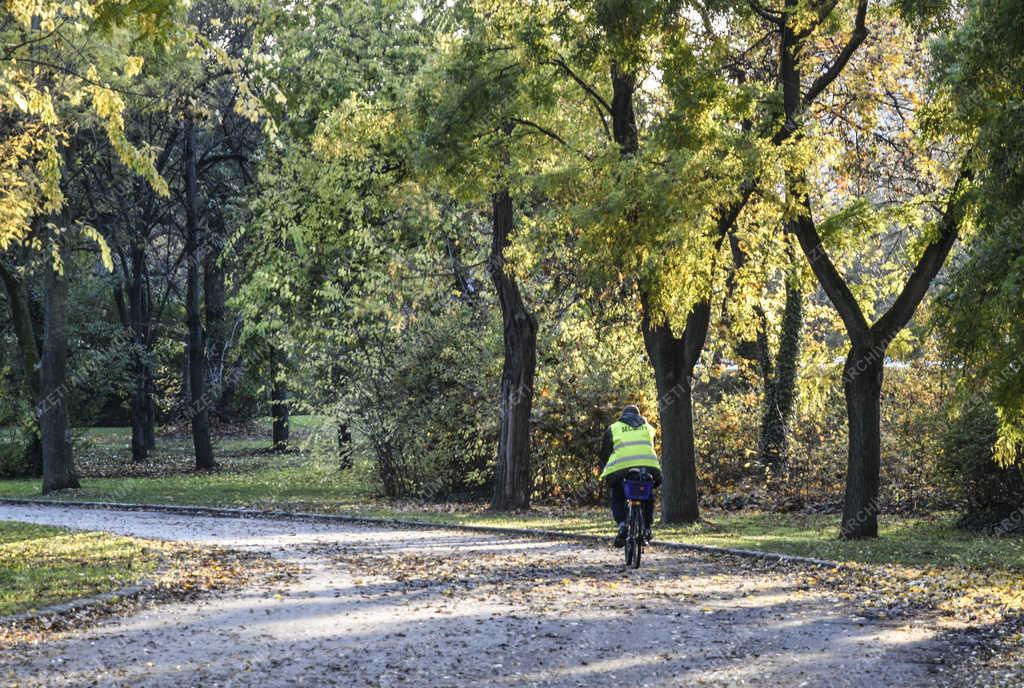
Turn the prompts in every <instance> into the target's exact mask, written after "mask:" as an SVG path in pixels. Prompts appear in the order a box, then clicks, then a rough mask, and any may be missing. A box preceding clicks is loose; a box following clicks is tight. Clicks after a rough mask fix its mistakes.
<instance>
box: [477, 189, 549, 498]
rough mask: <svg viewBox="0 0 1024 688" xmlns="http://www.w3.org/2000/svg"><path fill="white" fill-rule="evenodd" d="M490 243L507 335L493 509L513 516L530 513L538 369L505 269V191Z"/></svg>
mask: <svg viewBox="0 0 1024 688" xmlns="http://www.w3.org/2000/svg"><path fill="white" fill-rule="evenodd" d="M491 210H492V232H493V234H492V238H491V254H490V257H489V259H488V272H489V273H490V275H491V280H492V281H493V282H494V288H495V290H496V291H497V293H498V303H499V305H500V307H501V321H502V328H503V332H504V345H505V362H504V365H503V366H502V371H501V389H500V399H499V403H498V409H499V434H498V456H497V463H496V466H495V474H494V496H493V498H492V500H491V508H492V509H494V510H495V511H513V510H521V509H528V508H529V507H530V492H531V490H532V486H533V485H532V483H533V471H532V468H531V466H530V411H531V408H532V405H533V383H534V376H535V374H536V369H537V320H536V318H534V316H533V314H532V313H530V311H529V310H527V308H526V305H525V303H524V302H523V297H522V294H521V293H520V292H519V285H518V284H517V283H516V280H515V278H514V277H513V276H512V275H510V274H509V273H508V272H507V271H506V269H505V250H506V248H508V246H509V243H510V241H511V235H512V231H513V229H514V219H515V218H514V208H513V204H512V197H511V196H510V195H509V191H508V189H507V188H503V189H500V190H498V191H497V192H496V193H495V194H494V195H493V197H492V199H491Z"/></svg>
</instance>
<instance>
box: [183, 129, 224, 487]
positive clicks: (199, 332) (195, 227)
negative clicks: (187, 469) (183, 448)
mask: <svg viewBox="0 0 1024 688" xmlns="http://www.w3.org/2000/svg"><path fill="white" fill-rule="evenodd" d="M183 126H184V127H185V141H184V144H185V146H184V155H183V158H184V165H185V174H184V176H185V221H186V239H185V253H186V262H187V263H188V275H187V278H186V296H185V311H186V320H187V325H188V350H187V358H188V385H189V391H190V394H189V397H190V404H189V410H188V414H189V416H190V418H191V422H192V444H193V446H194V448H195V452H196V468H200V469H207V468H213V467H214V466H215V465H216V463H215V462H214V460H213V445H212V442H211V441H210V416H209V405H210V400H209V399H207V398H206V348H205V346H204V341H203V323H202V313H201V307H202V305H201V294H200V292H201V289H200V284H199V270H200V267H201V266H200V264H199V262H200V261H199V247H200V246H201V245H202V237H201V235H200V233H201V229H200V226H199V217H198V215H199V212H198V208H197V200H198V194H199V189H198V185H197V180H196V150H195V124H194V122H193V121H192V120H191V119H190V118H188V119H186V120H185V123H184V125H183Z"/></svg>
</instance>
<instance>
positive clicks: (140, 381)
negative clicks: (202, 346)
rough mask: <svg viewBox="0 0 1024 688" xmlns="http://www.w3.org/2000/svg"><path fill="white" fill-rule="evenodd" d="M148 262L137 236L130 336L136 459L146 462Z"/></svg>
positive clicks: (133, 254)
mask: <svg viewBox="0 0 1024 688" xmlns="http://www.w3.org/2000/svg"><path fill="white" fill-rule="evenodd" d="M145 265H146V249H145V246H144V245H143V244H142V240H141V239H136V241H135V242H134V243H133V244H132V247H131V268H130V269H131V280H130V281H129V283H128V317H129V328H130V332H129V334H130V336H131V339H132V378H133V381H132V398H131V416H132V417H131V424H132V460H133V461H145V460H146V459H148V458H149V444H148V442H147V439H148V438H147V437H146V425H147V423H148V417H149V408H150V406H151V404H152V402H151V400H150V398H149V384H150V383H149V378H150V373H149V366H148V364H147V360H146V359H147V356H146V354H147V350H148V348H149V346H148V342H147V337H146V333H147V332H148V329H149V321H148V317H147V315H148V313H147V311H148V299H147V298H146V292H145V283H144V273H145V269H146V267H145Z"/></svg>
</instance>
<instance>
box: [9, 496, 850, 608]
mask: <svg viewBox="0 0 1024 688" xmlns="http://www.w3.org/2000/svg"><path fill="white" fill-rule="evenodd" d="M0 504H10V505H15V506H51V507H52V506H58V507H75V508H79V509H105V510H107V511H154V512H160V513H170V514H179V515H183V516H212V517H216V518H252V519H258V518H262V519H267V520H276V521H306V522H313V523H367V524H372V525H385V526H403V527H409V528H424V529H425V528H439V529H444V530H462V531H468V532H477V533H495V534H499V535H514V536H520V537H543V538H548V539H550V538H552V537H556V538H559V539H565V540H575V541H579V542H596V543H602V544H607V542H608V541H609V538H607V537H604V536H601V535H590V534H587V533H567V532H565V531H561V530H547V529H543V528H510V527H506V526H486V525H474V524H469V523H466V524H463V523H438V522H433V521H420V520H415V519H402V518H391V517H381V516H360V515H357V514H320V513H313V512H307V511H280V510H273V511H265V510H261V509H240V508H231V507H214V506H191V505H180V504H133V503H126V502H70V501H69V502H63V501H55V500H48V499H18V498H13V497H0ZM652 544H653V545H654V546H656V547H658V548H659V549H676V550H685V551H691V552H702V553H704V554H727V555H732V556H736V557H744V558H748V559H761V560H764V561H774V562H779V563H784V564H787V563H788V564H802V565H805V566H813V567H817V568H827V569H833V570H850V569H852V568H853V567H851V566H849V565H847V564H844V563H842V562H838V561H832V560H829V559H816V558H814V557H804V556H800V555H797V554H782V553H781V552H762V551H759V550H753V549H736V548H732V547H719V546H716V545H699V544H696V543H690V542H668V541H663V540H654V541H653V542H652ZM116 592H117V591H115V592H113V593H106V594H108V595H114V594H116ZM0 621H2V620H0Z"/></svg>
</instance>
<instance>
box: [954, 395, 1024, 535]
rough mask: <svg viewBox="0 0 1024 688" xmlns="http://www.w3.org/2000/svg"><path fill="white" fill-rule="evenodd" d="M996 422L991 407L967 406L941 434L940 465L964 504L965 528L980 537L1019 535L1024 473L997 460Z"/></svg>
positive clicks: (1018, 468)
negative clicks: (981, 534) (1012, 532)
mask: <svg viewBox="0 0 1024 688" xmlns="http://www.w3.org/2000/svg"><path fill="white" fill-rule="evenodd" d="M997 430H998V420H997V418H996V413H995V409H994V408H993V407H992V405H991V404H989V403H987V402H981V403H971V404H967V405H965V407H964V408H963V409H961V411H960V413H959V414H958V415H957V416H956V417H954V418H952V419H951V421H950V423H949V424H948V426H947V429H946V431H945V433H944V434H943V438H942V444H943V451H942V455H941V459H940V462H939V466H940V469H941V471H942V473H943V475H944V477H945V478H946V480H947V482H948V485H949V487H950V490H951V491H952V492H953V493H954V494H956V495H957V496H958V497H959V498H960V499H961V500H962V501H963V503H964V506H965V510H966V513H965V515H964V517H963V519H961V526H963V527H967V528H971V529H973V530H982V531H990V532H996V531H1002V532H1007V531H1009V530H1015V531H1021V530H1024V528H1022V527H1021V522H1022V520H1024V519H1022V518H1021V514H1022V509H1024V468H1022V467H1021V465H1020V462H1018V463H1017V465H1016V466H1011V467H1009V468H1003V467H1000V466H999V465H998V464H997V463H996V462H995V460H994V457H993V451H992V447H993V445H994V444H995V441H996V435H997Z"/></svg>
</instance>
